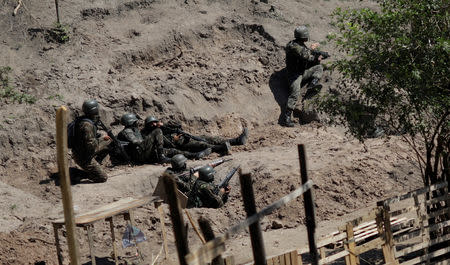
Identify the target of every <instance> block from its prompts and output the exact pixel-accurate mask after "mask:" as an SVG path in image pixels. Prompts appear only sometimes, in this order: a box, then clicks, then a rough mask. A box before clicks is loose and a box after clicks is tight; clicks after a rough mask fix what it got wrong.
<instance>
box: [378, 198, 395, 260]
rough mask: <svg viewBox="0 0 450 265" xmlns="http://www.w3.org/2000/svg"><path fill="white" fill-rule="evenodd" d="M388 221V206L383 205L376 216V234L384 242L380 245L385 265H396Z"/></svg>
mask: <svg viewBox="0 0 450 265" xmlns="http://www.w3.org/2000/svg"><path fill="white" fill-rule="evenodd" d="M390 219H391V218H390V214H389V206H387V205H383V206H382V209H381V211H380V212H379V214H377V218H376V223H377V230H378V234H380V236H381V237H382V239H383V241H384V243H383V245H382V250H383V257H384V262H385V263H386V264H398V261H397V260H396V259H395V255H394V240H393V235H392V231H391V221H390Z"/></svg>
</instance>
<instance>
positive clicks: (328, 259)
mask: <svg viewBox="0 0 450 265" xmlns="http://www.w3.org/2000/svg"><path fill="white" fill-rule="evenodd" d="M348 254H350V253H349V252H348V251H347V250H343V251H341V252H338V253H335V254H333V255H331V256H328V257H326V258H324V259H321V260H319V265H320V264H326V263H330V262H332V261H335V260H337V259H341V258H343V257H345V256H347V255H348Z"/></svg>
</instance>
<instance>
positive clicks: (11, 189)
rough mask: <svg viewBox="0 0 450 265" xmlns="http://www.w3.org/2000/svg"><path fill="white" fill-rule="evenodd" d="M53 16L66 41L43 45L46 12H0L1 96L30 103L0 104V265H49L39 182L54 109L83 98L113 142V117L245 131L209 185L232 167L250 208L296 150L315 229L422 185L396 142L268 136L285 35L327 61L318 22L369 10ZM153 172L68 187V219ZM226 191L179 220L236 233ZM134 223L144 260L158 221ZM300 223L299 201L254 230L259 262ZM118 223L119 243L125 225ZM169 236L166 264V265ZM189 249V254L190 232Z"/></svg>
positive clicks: (54, 212)
mask: <svg viewBox="0 0 450 265" xmlns="http://www.w3.org/2000/svg"><path fill="white" fill-rule="evenodd" d="M59 4H60V16H61V23H62V24H63V25H64V27H65V28H66V29H67V30H68V32H69V35H68V36H69V40H68V41H67V42H65V43H58V42H57V41H56V40H55V39H54V35H52V34H51V32H52V31H51V29H52V28H54V26H55V24H54V23H55V21H56V18H55V10H54V1H51V0H43V1H29V0H23V6H21V7H20V8H19V10H18V13H17V15H16V16H12V12H13V10H14V8H15V7H16V6H17V1H13V0H3V1H1V2H0V29H1V31H0V40H1V41H0V58H1V59H0V67H6V66H8V67H11V68H12V72H11V74H10V75H9V77H10V84H11V85H12V86H13V87H14V89H15V91H17V93H26V94H29V95H32V96H34V97H35V98H36V99H37V101H36V102H35V103H34V104H19V103H18V102H12V100H11V99H9V98H1V99H0V104H1V106H2V107H1V109H0V115H1V116H2V117H3V118H2V119H1V120H0V148H1V149H0V150H1V152H0V198H1V202H0V209H1V212H2V213H3V215H2V218H1V219H0V224H1V226H0V264H35V263H36V262H39V261H44V262H46V264H56V254H55V250H54V246H53V245H52V244H53V242H54V239H53V230H52V228H51V225H50V224H51V220H54V219H56V218H58V217H60V216H61V215H62V206H61V196H60V191H59V189H60V188H59V186H57V183H55V182H54V181H53V180H51V179H50V178H49V177H50V175H51V174H52V173H54V172H55V168H56V164H55V160H56V159H55V136H54V134H55V125H54V123H55V121H54V118H55V109H56V108H57V107H58V106H60V105H63V104H64V105H66V106H68V107H69V109H70V110H71V115H72V116H74V115H76V114H77V113H78V111H79V108H80V106H81V103H82V102H83V101H84V100H85V99H87V98H96V99H97V100H99V102H100V103H101V105H102V113H101V114H102V116H103V117H104V121H105V123H106V124H109V125H111V126H112V127H113V129H114V130H115V131H118V130H120V126H119V119H120V116H121V115H122V114H124V113H125V112H134V113H136V114H138V115H139V117H142V118H145V117H146V116H147V115H155V116H158V117H160V118H161V119H162V120H163V121H169V120H171V119H175V120H177V121H179V122H181V123H183V125H184V127H185V128H186V130H188V131H190V132H193V133H209V134H213V135H223V136H226V137H234V136H236V135H238V134H239V133H240V132H241V130H242V128H243V127H248V128H249V129H250V138H249V142H248V144H247V145H246V146H244V147H239V148H235V149H234V150H233V151H234V152H233V155H232V156H231V157H232V158H233V161H232V162H230V163H228V164H226V165H222V166H220V168H218V174H217V176H218V177H219V178H222V177H223V176H224V175H225V174H226V172H227V171H228V170H229V169H230V168H231V167H232V166H234V165H237V164H238V163H240V164H241V165H242V167H243V168H244V169H245V170H247V171H250V172H252V173H253V179H254V189H255V194H256V201H257V206H258V207H259V208H262V207H264V206H266V205H267V204H270V203H271V202H273V201H275V200H277V199H279V198H281V197H282V196H284V195H286V194H287V193H289V191H291V190H293V189H295V188H296V187H298V186H299V185H300V184H299V179H300V176H299V166H298V158H297V153H296V146H297V144H299V143H304V144H305V145H306V148H307V152H308V162H309V173H310V176H311V178H312V179H313V181H314V182H315V184H316V185H315V196H316V199H317V207H318V208H317V214H318V219H319V221H326V220H328V221H333V220H334V222H332V223H334V224H335V223H337V222H341V221H343V220H344V219H345V218H346V217H345V215H346V214H347V213H350V212H353V211H355V210H357V209H362V208H364V207H367V206H370V205H371V204H370V203H372V202H374V201H377V200H379V199H382V198H385V197H388V196H392V195H393V194H396V193H398V192H404V191H408V190H411V189H414V188H417V187H419V186H420V185H421V179H420V175H419V171H418V170H417V168H416V167H414V156H413V154H412V153H411V151H410V150H409V148H408V146H407V145H406V143H404V142H403V141H402V140H401V137H397V136H395V137H390V138H389V139H371V140H369V141H368V142H367V143H366V144H365V145H363V144H361V143H359V142H358V141H356V140H355V139H353V138H351V137H347V136H346V135H345V134H344V131H343V129H341V128H334V127H326V126H324V125H320V124H309V125H302V126H300V125H298V126H297V127H295V128H289V129H288V128H282V127H280V126H279V125H278V124H277V121H278V118H279V114H280V109H281V106H283V105H284V104H285V100H286V87H285V83H284V81H283V68H284V51H283V47H284V45H285V44H286V43H287V42H288V41H289V40H290V39H291V38H292V35H293V34H292V32H293V29H294V28H295V27H296V26H297V25H299V24H309V25H310V26H311V39H312V41H317V42H320V43H321V45H322V49H323V50H327V51H329V52H330V53H331V54H333V56H339V54H338V52H337V51H335V49H334V47H332V46H331V44H330V43H328V42H327V40H326V36H327V34H328V33H330V32H333V31H335V29H334V28H333V27H332V26H331V25H330V24H329V23H330V21H331V20H330V17H329V15H330V13H331V12H332V10H333V9H334V8H336V7H338V6H360V5H362V4H364V5H367V6H371V5H373V3H372V2H370V1H357V2H353V1H339V0H320V1H309V0H304V1H299V0H297V1H296V0H286V1H270V0H269V2H268V3H263V2H259V1H248V2H247V1H234V0H216V1H214V0H185V1H180V0H178V1H177V0H165V1H161V0H136V1H130V0H114V1H100V2H99V1H80V0H70V1H60V3H59ZM335 79H336V77H335V76H334V75H333V74H331V73H329V72H326V74H325V77H324V85H325V89H324V90H325V92H326V90H327V89H329V88H333V87H334V86H335V81H334V80H335ZM213 158H214V155H212V156H211V157H210V158H209V159H213ZM207 161H210V160H205V161H196V162H193V163H192V164H193V165H199V164H204V163H206V162H207ZM107 164H108V163H107ZM164 168H165V167H164V166H156V165H146V166H139V167H128V166H121V167H109V168H107V170H108V172H109V174H110V175H111V176H112V177H111V178H110V179H109V180H108V182H106V183H103V184H78V185H74V186H73V193H74V201H75V210H76V211H77V212H81V211H83V210H87V209H92V208H95V207H97V206H99V205H104V204H106V203H110V202H112V201H115V200H118V199H120V198H123V197H128V196H133V197H138V196H143V195H148V194H151V192H152V191H153V189H154V187H155V185H156V181H157V178H158V176H159V174H160V173H161V172H162V171H163V170H164ZM232 187H233V190H232V193H231V197H230V200H229V202H228V203H227V204H226V205H225V207H223V208H222V209H217V210H210V209H194V210H190V212H191V214H192V215H193V217H194V219H196V218H197V217H199V216H200V215H204V216H206V217H207V218H209V219H210V220H211V221H212V224H213V226H214V229H215V231H216V233H221V232H224V231H225V230H226V228H227V227H228V226H230V225H233V224H236V223H237V222H239V221H240V220H242V219H243V218H244V216H245V213H244V211H243V205H242V201H241V199H240V188H239V184H238V180H237V178H235V179H233V181H232ZM166 210H167V209H166ZM136 217H137V224H138V226H139V228H141V229H142V230H143V231H144V233H145V234H146V236H147V238H148V240H147V242H146V243H144V244H143V246H142V247H141V248H142V249H143V252H144V253H145V254H146V255H147V258H148V259H149V260H151V256H152V253H153V254H156V253H157V252H158V251H159V249H160V246H161V231H160V228H159V226H158V221H159V217H158V215H157V213H156V211H155V209H154V208H153V206H152V205H149V206H146V207H144V208H141V209H139V210H138V211H137V213H136ZM273 221H277V222H278V223H280V224H281V226H282V229H283V232H280V231H281V230H275V228H277V226H273V225H272V223H273ZM166 222H169V218H168V217H167V218H166ZM303 222H304V213H303V208H302V203H301V200H300V199H298V200H297V202H293V203H292V204H290V205H288V206H287V207H285V208H283V209H281V210H279V211H277V212H276V213H274V214H272V215H270V216H269V217H268V218H266V219H264V220H263V221H262V226H263V228H264V229H265V230H266V231H267V233H265V236H267V238H266V239H267V242H270V243H269V244H268V246H267V248H268V250H267V252H268V253H269V254H276V253H281V252H282V251H283V250H285V249H288V248H295V247H299V246H301V244H303V242H301V241H292V240H287V239H286V234H292V235H294V234H296V233H297V232H298V233H300V231H301V229H302V225H301V224H303ZM118 223H119V227H118V229H119V231H123V230H124V227H125V223H124V222H122V223H121V222H118ZM170 229H171V227H170V226H169V238H170V241H171V243H170V249H171V258H172V259H173V260H176V255H175V249H174V243H173V234H172V231H171V230H170ZM330 229H331V228H330ZM242 236H244V237H245V236H246V234H245V233H243V234H242V235H239V236H237V237H236V239H238V240H236V241H235V243H233V242H234V241H232V242H231V243H230V245H229V250H230V254H233V255H235V256H236V258H237V260H238V261H239V262H243V261H246V260H248V259H250V254H249V253H250V252H249V243H248V242H247V241H245V242H244V241H242V240H240V239H239V238H240V237H242ZM80 240H81V243H82V248H81V250H82V251H81V253H82V255H83V262H88V260H89V256H88V251H87V243H86V238H85V236H84V235H81V231H80ZM189 240H190V242H191V243H192V244H193V245H194V246H199V240H198V239H197V238H196V236H195V234H194V233H193V231H190V232H189ZM275 242H278V243H275ZM63 243H65V241H64V240H63ZM95 244H96V249H97V251H98V253H97V254H98V256H99V257H107V256H109V254H110V249H111V247H110V246H111V239H110V238H109V233H108V227H107V225H106V224H99V225H98V226H96V235H95ZM193 248H195V247H193ZM130 251H132V250H129V249H125V250H121V251H120V255H121V257H127V256H131V254H132V253H131V252H130ZM65 255H67V254H65ZM66 260H67V259H66ZM100 262H103V263H104V264H108V262H109V261H108V260H107V259H106V258H103V259H101V260H99V263H100Z"/></svg>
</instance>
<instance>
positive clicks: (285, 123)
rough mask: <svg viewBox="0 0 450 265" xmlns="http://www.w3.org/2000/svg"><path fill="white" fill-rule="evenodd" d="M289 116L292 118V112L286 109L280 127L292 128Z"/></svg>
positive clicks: (292, 124)
mask: <svg viewBox="0 0 450 265" xmlns="http://www.w3.org/2000/svg"><path fill="white" fill-rule="evenodd" d="M291 116H292V110H289V109H286V111H285V112H284V113H283V117H282V120H281V126H284V127H294V123H293V122H292V120H291Z"/></svg>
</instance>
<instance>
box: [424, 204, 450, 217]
mask: <svg viewBox="0 0 450 265" xmlns="http://www.w3.org/2000/svg"><path fill="white" fill-rule="evenodd" d="M449 212H450V207H447V208H443V209H439V210H437V211H434V212H431V213H429V214H428V215H426V216H423V217H422V219H423V220H427V219H430V218H434V217H438V216H440V215H444V214H447V213H449Z"/></svg>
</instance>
